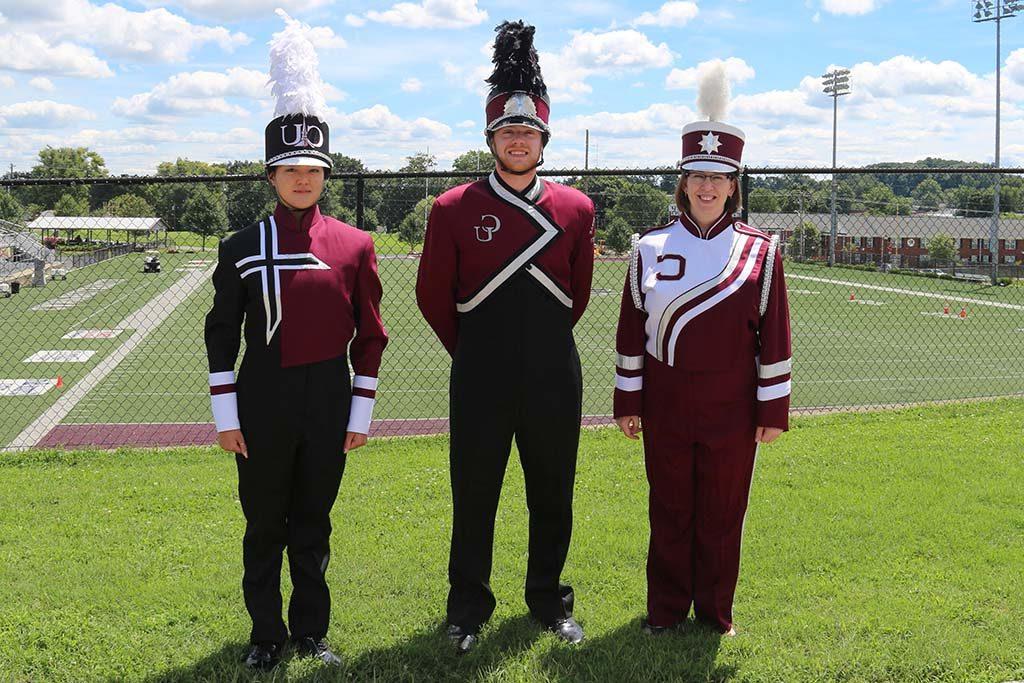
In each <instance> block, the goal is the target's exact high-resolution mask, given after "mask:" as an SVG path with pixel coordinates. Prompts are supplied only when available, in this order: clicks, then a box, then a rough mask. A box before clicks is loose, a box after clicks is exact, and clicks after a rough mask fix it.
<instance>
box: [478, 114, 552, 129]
mask: <svg viewBox="0 0 1024 683" xmlns="http://www.w3.org/2000/svg"><path fill="white" fill-rule="evenodd" d="M509 126H522V127H524V128H533V129H534V130H539V131H540V132H541V133H550V132H551V129H550V128H548V127H547V126H546V125H545V124H544V122H543V121H541V120H540V119H535V118H532V117H526V116H513V117H509V118H506V119H498V120H497V121H495V122H494V123H492V124H490V125H489V126H487V128H486V129H485V132H487V133H493V132H494V131H496V130H498V129H499V128H507V127H509Z"/></svg>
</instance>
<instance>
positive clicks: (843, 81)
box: [821, 69, 850, 267]
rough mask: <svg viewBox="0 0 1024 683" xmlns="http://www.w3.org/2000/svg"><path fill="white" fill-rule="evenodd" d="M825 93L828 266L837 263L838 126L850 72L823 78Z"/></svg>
mask: <svg viewBox="0 0 1024 683" xmlns="http://www.w3.org/2000/svg"><path fill="white" fill-rule="evenodd" d="M821 81H822V86H823V90H824V93H825V94H826V95H828V96H829V97H831V98H832V228H831V230H830V231H829V238H828V265H829V267H831V266H833V265H835V262H836V235H837V233H838V232H839V229H838V223H839V219H838V217H837V216H836V124H837V122H838V118H839V98H840V97H842V96H843V95H849V94H850V70H849V69H833V70H832V71H829V72H828V73H825V74H822V76H821Z"/></svg>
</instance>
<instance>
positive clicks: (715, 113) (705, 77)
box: [697, 61, 729, 121]
mask: <svg viewBox="0 0 1024 683" xmlns="http://www.w3.org/2000/svg"><path fill="white" fill-rule="evenodd" d="M697 88H698V90H697V111H698V112H700V115H701V116H706V117H708V120H709V121H721V120H723V119H725V112H726V110H727V109H728V108H729V79H728V78H726V76H725V64H723V63H722V62H721V61H715V62H711V63H710V64H708V65H707V66H706V67H704V68H703V69H701V74H700V84H699V85H698V86H697Z"/></svg>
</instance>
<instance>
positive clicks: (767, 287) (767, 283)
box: [760, 235, 779, 315]
mask: <svg viewBox="0 0 1024 683" xmlns="http://www.w3.org/2000/svg"><path fill="white" fill-rule="evenodd" d="M778 248H779V236H778V235H772V238H771V240H770V241H769V242H768V256H767V257H766V258H765V260H764V281H763V283H762V285H761V308H760V315H764V312H765V311H767V310H768V294H769V293H770V292H771V291H772V272H773V271H774V270H775V252H776V250H777V249H778Z"/></svg>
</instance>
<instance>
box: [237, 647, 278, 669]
mask: <svg viewBox="0 0 1024 683" xmlns="http://www.w3.org/2000/svg"><path fill="white" fill-rule="evenodd" d="M280 661H281V646H280V645H279V644H278V643H254V644H253V646H252V647H251V648H249V652H248V653H246V655H245V656H244V657H242V663H243V664H245V666H247V667H248V668H250V669H260V670H262V671H268V670H270V669H273V668H274V667H275V666H277V663H278V662H280Z"/></svg>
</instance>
